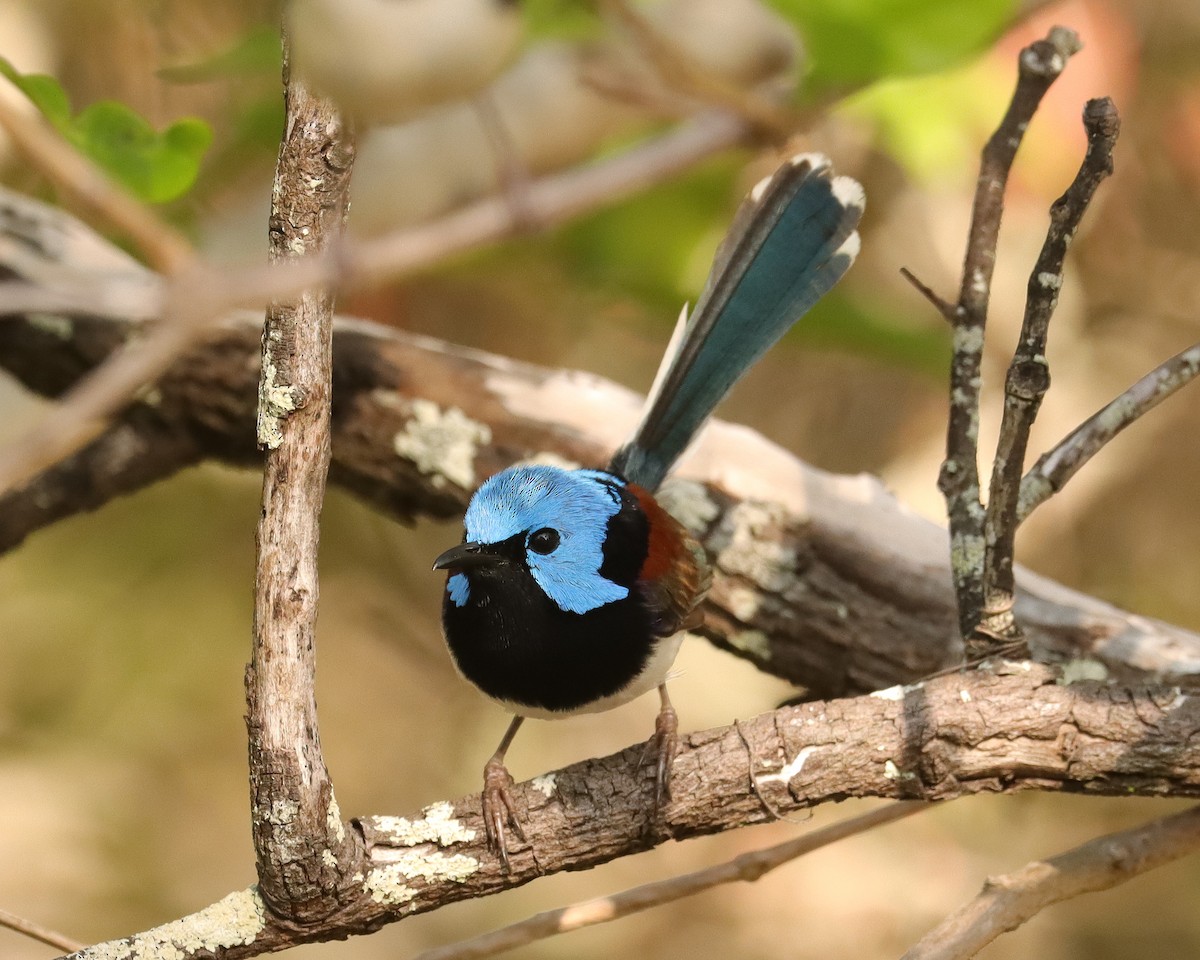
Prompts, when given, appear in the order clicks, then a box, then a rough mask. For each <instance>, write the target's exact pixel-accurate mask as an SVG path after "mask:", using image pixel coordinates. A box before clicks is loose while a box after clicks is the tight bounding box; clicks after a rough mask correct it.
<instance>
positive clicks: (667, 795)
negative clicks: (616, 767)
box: [654, 683, 679, 813]
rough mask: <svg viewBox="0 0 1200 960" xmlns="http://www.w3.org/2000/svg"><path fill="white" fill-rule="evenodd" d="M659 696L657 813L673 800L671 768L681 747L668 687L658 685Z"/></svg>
mask: <svg viewBox="0 0 1200 960" xmlns="http://www.w3.org/2000/svg"><path fill="white" fill-rule="evenodd" d="M658 696H659V698H660V699H661V700H662V707H661V708H660V709H659V711H658V719H656V720H655V721H654V745H655V748H656V750H657V753H658V765H657V767H656V768H655V777H654V810H655V812H656V813H657V812H658V811H659V810H661V809H662V806H663V803H664V802H667V801H669V800H670V799H671V767H672V765H673V764H674V763H675V751H676V749H677V748H678V747H679V718H678V717H676V715H675V708H674V707H673V706H671V698H670V697H668V696H667V685H666V684H665V683H660V684H659V685H658Z"/></svg>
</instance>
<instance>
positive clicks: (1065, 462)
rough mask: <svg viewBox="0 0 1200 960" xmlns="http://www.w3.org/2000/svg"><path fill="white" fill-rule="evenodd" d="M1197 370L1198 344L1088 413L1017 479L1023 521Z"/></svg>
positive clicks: (1199, 372)
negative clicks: (1109, 443) (1109, 401)
mask: <svg viewBox="0 0 1200 960" xmlns="http://www.w3.org/2000/svg"><path fill="white" fill-rule="evenodd" d="M1197 376H1200V344H1195V345H1194V346H1191V347H1188V348H1187V349H1186V350H1183V351H1181V352H1180V353H1177V354H1175V356H1173V357H1171V358H1170V359H1169V360H1164V361H1163V362H1162V363H1160V364H1159V365H1158V366H1157V367H1155V368H1154V369H1153V370H1151V371H1150V372H1149V373H1148V374H1146V375H1145V376H1144V377H1142V378H1141V379H1140V380H1139V381H1138V382H1137V383H1135V384H1134V385H1133V386H1131V387H1130V388H1129V389H1128V390H1126V391H1125V392H1124V393H1122V394H1121V395H1120V396H1119V397H1117V398H1116V399H1115V400H1113V401H1112V402H1111V403H1108V404H1106V405H1105V406H1104V407H1103V408H1101V409H1100V410H1098V411H1096V412H1095V413H1094V414H1092V415H1091V416H1090V417H1088V419H1087V420H1085V421H1084V422H1083V423H1081V424H1080V425H1079V426H1078V427H1076V428H1075V429H1074V430H1072V431H1071V433H1070V434H1068V435H1067V436H1066V437H1065V438H1064V439H1063V440H1061V441H1060V442H1059V443H1058V444H1057V445H1056V446H1055V447H1054V448H1053V449H1052V450H1049V451H1047V452H1046V453H1044V454H1042V456H1041V457H1039V458H1038V461H1037V463H1035V464H1034V465H1033V466H1032V467H1031V468H1030V469H1029V472H1028V473H1027V474H1026V475H1025V477H1024V478H1023V479H1022V480H1021V493H1020V499H1019V500H1018V503H1017V519H1018V520H1019V521H1024V520H1025V518H1026V517H1028V516H1029V515H1030V514H1031V513H1033V511H1034V510H1035V509H1037V508H1038V507H1039V506H1041V504H1043V503H1045V502H1046V501H1047V500H1049V499H1050V497H1052V496H1053V495H1054V494H1055V493H1057V492H1058V491H1059V490H1061V489H1062V488H1063V487H1064V486H1066V484H1067V481H1069V480H1070V479H1071V478H1072V477H1073V476H1075V474H1076V473H1078V472H1079V469H1080V468H1081V467H1082V466H1083V465H1084V464H1085V463H1087V462H1088V461H1089V460H1091V459H1092V457H1094V456H1095V455H1096V454H1097V453H1099V452H1100V451H1101V450H1102V449H1103V448H1104V446H1105V445H1106V444H1107V443H1108V442H1109V441H1110V440H1111V439H1112V438H1113V437H1115V436H1116V435H1117V434H1118V433H1120V432H1121V431H1122V430H1124V429H1125V428H1126V427H1127V426H1129V425H1130V424H1131V423H1133V422H1134V421H1135V420H1137V419H1138V418H1140V417H1141V416H1142V415H1144V414H1146V413H1149V412H1150V411H1151V410H1153V409H1154V408H1155V407H1157V406H1158V405H1159V404H1160V403H1162V402H1163V401H1164V400H1166V399H1167V397H1169V396H1171V395H1172V394H1174V393H1175V392H1176V391H1177V390H1179V388H1180V387H1185V386H1187V385H1188V384H1189V383H1191V382H1192V381H1193V380H1194V379H1196V377H1197Z"/></svg>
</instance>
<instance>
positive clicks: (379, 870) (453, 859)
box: [363, 850, 479, 906]
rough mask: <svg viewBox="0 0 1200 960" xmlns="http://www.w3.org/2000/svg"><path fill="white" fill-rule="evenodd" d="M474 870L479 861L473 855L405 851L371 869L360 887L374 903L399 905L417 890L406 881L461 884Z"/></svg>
mask: <svg viewBox="0 0 1200 960" xmlns="http://www.w3.org/2000/svg"><path fill="white" fill-rule="evenodd" d="M478 869H479V861H478V860H476V859H475V858H474V857H467V856H464V855H462V854H454V855H453V856H446V854H444V853H436V852H434V853H431V852H427V851H423V850H408V851H405V852H404V854H403V855H401V856H400V857H398V858H397V859H395V860H392V861H389V862H388V863H387V864H384V865H383V866H378V867H375V868H373V869H372V870H371V871H370V872H369V873H368V874H367V876H366V879H365V880H364V881H363V888H364V889H365V890H366V891H367V893H369V894H370V896H371V899H372V900H374V901H375V902H376V903H387V904H392V905H394V906H399V905H402V904H405V903H408V902H409V901H410V900H412V898H413V897H415V896H416V895H417V890H416V889H414V888H413V887H411V886H409V884H408V881H410V880H425V881H427V882H439V881H450V882H451V883H462V882H464V881H465V880H466V879H467V878H468V877H470V876H471V875H472V874H473V873H475V871H476V870H478Z"/></svg>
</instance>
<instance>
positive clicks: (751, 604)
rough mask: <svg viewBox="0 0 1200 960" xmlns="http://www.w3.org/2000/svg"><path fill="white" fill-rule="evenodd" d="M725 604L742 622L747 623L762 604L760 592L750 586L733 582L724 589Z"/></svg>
mask: <svg viewBox="0 0 1200 960" xmlns="http://www.w3.org/2000/svg"><path fill="white" fill-rule="evenodd" d="M725 606H726V608H727V609H728V610H729V612H730V613H732V614H733V615H734V616H735V617H737V618H738V619H739V620H741V621H742V623H749V622H750V621H751V620H753V619H754V616H755V614H757V613H758V611H759V608H760V607H761V606H762V594H760V593H759V592H758V591H757V590H754V589H752V588H750V587H744V586H742V585H741V584H734V585H733V586H730V587H729V589H728V590H726V591H725Z"/></svg>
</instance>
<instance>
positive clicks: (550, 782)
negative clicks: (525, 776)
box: [529, 773, 558, 797]
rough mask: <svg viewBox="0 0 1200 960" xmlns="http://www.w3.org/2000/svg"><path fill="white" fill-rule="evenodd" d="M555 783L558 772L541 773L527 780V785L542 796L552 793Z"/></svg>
mask: <svg viewBox="0 0 1200 960" xmlns="http://www.w3.org/2000/svg"><path fill="white" fill-rule="evenodd" d="M557 784H558V774H556V773H543V774H542V775H541V776H540V777H534V778H533V779H532V780H530V781H529V785H530V786H531V787H533V789H534V790H536V791H537V792H538V793H540V794H541V795H542V796H543V797H549V796H550V795H551V794H553V793H554V788H555V786H556V785H557Z"/></svg>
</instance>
